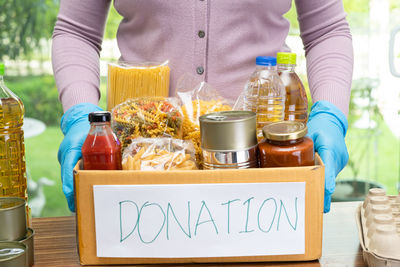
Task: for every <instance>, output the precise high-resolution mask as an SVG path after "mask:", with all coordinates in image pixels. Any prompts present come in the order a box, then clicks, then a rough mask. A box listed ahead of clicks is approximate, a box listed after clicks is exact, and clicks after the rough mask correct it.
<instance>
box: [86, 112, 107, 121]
mask: <svg viewBox="0 0 400 267" xmlns="http://www.w3.org/2000/svg"><path fill="white" fill-rule="evenodd" d="M110 120H111V113H110V112H109V111H96V112H91V113H89V122H105V121H110Z"/></svg>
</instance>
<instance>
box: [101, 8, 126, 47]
mask: <svg viewBox="0 0 400 267" xmlns="http://www.w3.org/2000/svg"><path fill="white" fill-rule="evenodd" d="M121 20H122V16H121V15H120V14H118V12H117V11H116V10H115V8H114V6H111V7H110V12H109V13H108V18H107V24H106V29H105V32H104V39H114V38H115V37H116V35H117V30H118V26H119V23H120V22H121Z"/></svg>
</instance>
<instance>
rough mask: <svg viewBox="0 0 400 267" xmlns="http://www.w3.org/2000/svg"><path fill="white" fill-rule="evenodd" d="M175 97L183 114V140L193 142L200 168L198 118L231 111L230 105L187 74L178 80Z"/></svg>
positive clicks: (201, 82)
mask: <svg viewBox="0 0 400 267" xmlns="http://www.w3.org/2000/svg"><path fill="white" fill-rule="evenodd" d="M175 96H176V97H177V98H178V99H179V102H180V104H181V110H182V114H183V125H182V130H183V139H184V140H191V141H192V142H193V145H194V147H195V149H196V160H197V163H198V164H199V166H202V163H203V156H202V151H201V145H200V123H199V117H200V116H202V115H204V114H207V113H212V112H219V111H227V110H232V107H231V103H230V101H229V100H227V99H225V98H223V97H222V96H220V95H219V94H218V92H217V90H215V89H214V88H213V87H211V86H210V85H209V84H208V83H206V82H203V81H200V80H198V79H197V78H195V77H193V76H191V75H189V74H185V75H183V76H182V77H181V78H180V79H179V81H178V84H177V88H176V90H175Z"/></svg>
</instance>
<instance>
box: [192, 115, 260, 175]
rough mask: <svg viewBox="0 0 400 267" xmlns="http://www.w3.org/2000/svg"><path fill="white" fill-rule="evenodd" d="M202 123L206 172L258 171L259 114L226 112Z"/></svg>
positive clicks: (203, 118) (201, 130)
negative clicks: (224, 170) (222, 170)
mask: <svg viewBox="0 0 400 267" xmlns="http://www.w3.org/2000/svg"><path fill="white" fill-rule="evenodd" d="M199 121H200V136H201V137H200V138H201V148H202V150H203V158H204V163H203V168H204V169H244V168H256V167H258V160H257V134H256V133H257V131H256V113H254V112H251V111H222V112H215V113H209V114H206V115H203V116H200V118H199Z"/></svg>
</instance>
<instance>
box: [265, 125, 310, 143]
mask: <svg viewBox="0 0 400 267" xmlns="http://www.w3.org/2000/svg"><path fill="white" fill-rule="evenodd" d="M262 131H263V135H264V137H265V138H267V139H269V140H274V141H288V140H296V139H299V138H301V137H304V136H305V135H306V134H307V126H306V125H305V124H304V123H302V122H299V121H280V122H274V123H270V124H268V125H266V126H264V127H263V129H262Z"/></svg>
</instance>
